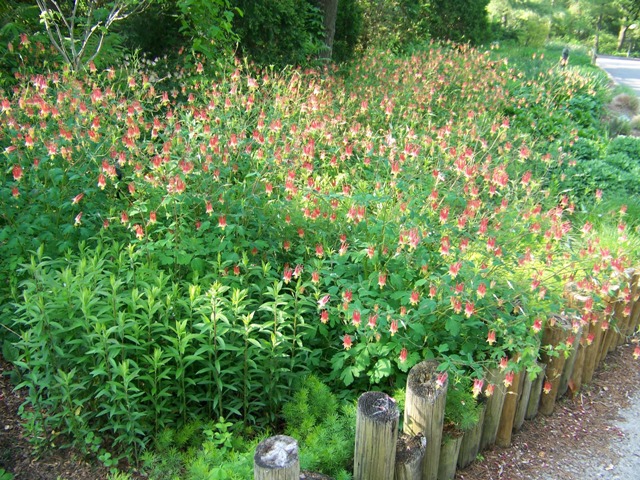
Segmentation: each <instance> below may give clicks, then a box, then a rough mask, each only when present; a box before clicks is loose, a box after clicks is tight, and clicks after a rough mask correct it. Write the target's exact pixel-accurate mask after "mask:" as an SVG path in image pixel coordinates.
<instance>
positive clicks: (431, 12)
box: [427, 0, 489, 44]
mask: <svg viewBox="0 0 640 480" xmlns="http://www.w3.org/2000/svg"><path fill="white" fill-rule="evenodd" d="M488 3H489V0H453V1H452V0H431V1H430V2H428V7H427V12H428V13H427V29H428V31H429V33H430V34H431V36H433V37H434V38H437V39H446V40H450V41H453V42H469V43H472V44H478V43H482V42H483V41H485V40H486V39H487V37H488V33H489V21H488V15H487V5H488Z"/></svg>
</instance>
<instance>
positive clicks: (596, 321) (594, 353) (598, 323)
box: [582, 312, 604, 384]
mask: <svg viewBox="0 0 640 480" xmlns="http://www.w3.org/2000/svg"><path fill="white" fill-rule="evenodd" d="M603 319H604V315H603V313H602V312H594V313H593V315H592V317H591V323H590V324H589V335H590V336H591V337H592V341H591V345H587V349H586V351H585V357H584V367H583V369H582V383H583V384H585V383H591V380H592V379H593V374H594V372H595V371H596V367H597V366H598V358H599V357H600V350H601V344H602V336H603V334H604V331H603V330H602V322H603Z"/></svg>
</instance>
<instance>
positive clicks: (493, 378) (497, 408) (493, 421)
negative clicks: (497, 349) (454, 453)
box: [480, 368, 507, 451]
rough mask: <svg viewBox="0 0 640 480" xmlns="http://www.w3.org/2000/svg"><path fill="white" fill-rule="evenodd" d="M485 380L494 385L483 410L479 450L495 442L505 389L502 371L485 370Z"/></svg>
mask: <svg viewBox="0 0 640 480" xmlns="http://www.w3.org/2000/svg"><path fill="white" fill-rule="evenodd" d="M487 381H488V382H489V384H490V385H493V386H494V389H493V393H492V394H491V396H490V397H489V398H488V399H487V408H486V409H485V412H484V423H483V425H482V437H481V438H480V450H481V451H482V450H484V449H485V448H487V447H489V446H491V445H493V444H494V443H496V435H497V434H498V427H499V425H500V417H501V416H502V407H503V405H504V398H505V396H506V394H507V389H506V388H505V386H504V373H503V372H500V370H499V369H497V368H494V369H491V370H489V371H488V372H487Z"/></svg>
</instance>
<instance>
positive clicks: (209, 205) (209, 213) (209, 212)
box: [205, 201, 213, 216]
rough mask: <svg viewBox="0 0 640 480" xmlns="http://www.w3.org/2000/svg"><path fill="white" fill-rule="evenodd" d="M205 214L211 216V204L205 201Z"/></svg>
mask: <svg viewBox="0 0 640 480" xmlns="http://www.w3.org/2000/svg"><path fill="white" fill-rule="evenodd" d="M205 212H206V214H207V215H209V216H211V215H212V214H213V204H212V203H211V202H210V201H207V206H206V210H205Z"/></svg>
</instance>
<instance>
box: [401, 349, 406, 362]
mask: <svg viewBox="0 0 640 480" xmlns="http://www.w3.org/2000/svg"><path fill="white" fill-rule="evenodd" d="M406 361H407V349H406V348H404V347H403V348H402V350H400V363H404V362H406Z"/></svg>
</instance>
